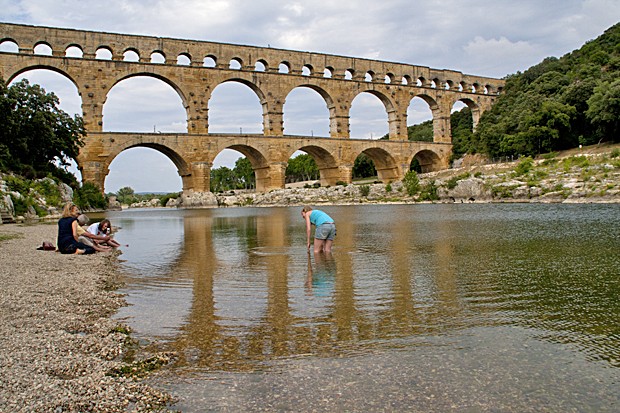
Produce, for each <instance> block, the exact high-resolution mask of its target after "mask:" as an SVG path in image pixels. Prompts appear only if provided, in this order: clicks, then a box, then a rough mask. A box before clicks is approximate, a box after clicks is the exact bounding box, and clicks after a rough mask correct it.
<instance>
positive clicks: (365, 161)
mask: <svg viewBox="0 0 620 413" xmlns="http://www.w3.org/2000/svg"><path fill="white" fill-rule="evenodd" d="M371 176H377V170H376V169H375V163H374V162H373V161H372V159H371V158H370V156H368V155H366V154H365V153H361V154H360V155H359V156H358V157H357V158H355V162H354V163H353V178H369V177H371Z"/></svg>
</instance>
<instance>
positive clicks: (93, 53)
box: [0, 23, 504, 95]
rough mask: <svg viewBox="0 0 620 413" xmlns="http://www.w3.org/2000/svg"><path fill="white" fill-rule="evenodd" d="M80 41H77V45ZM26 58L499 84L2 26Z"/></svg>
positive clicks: (491, 88) (395, 67)
mask: <svg viewBox="0 0 620 413" xmlns="http://www.w3.org/2000/svg"><path fill="white" fill-rule="evenodd" d="M78 39H79V40H78ZM6 42H11V43H13V44H14V47H13V49H15V51H16V52H18V53H22V54H35V53H36V50H37V49H41V46H45V48H43V49H44V50H45V51H44V52H39V53H42V54H50V55H52V56H56V57H72V58H84V59H103V60H112V61H134V62H141V63H153V64H166V65H180V66H190V67H209V68H218V69H233V70H240V71H251V72H268V73H280V74H293V75H301V76H308V77H322V78H330V79H342V80H353V81H364V82H369V83H386V84H396V85H410V86H417V87H428V88H436V89H445V90H454V91H459V92H465V93H475V94H490V95H496V94H498V93H500V92H501V90H502V87H503V84H504V82H503V81H502V80H500V79H494V78H488V77H481V76H472V75H466V74H463V73H461V72H458V71H453V70H440V69H432V68H429V67H426V66H416V65H409V64H403V63H394V62H386V61H380V60H371V59H362V58H355V57H346V56H336V55H330V54H324V53H312V52H300V51H292V50H284V49H275V48H270V47H256V46H245V45H233V44H227V43H215V42H206V41H195V40H183V39H171V38H164V37H153V36H136V35H126V34H114V33H105V32H91V31H82V30H72V29H60V28H49V27H46V28H41V27H37V26H28V25H16V24H10V23H0V43H6Z"/></svg>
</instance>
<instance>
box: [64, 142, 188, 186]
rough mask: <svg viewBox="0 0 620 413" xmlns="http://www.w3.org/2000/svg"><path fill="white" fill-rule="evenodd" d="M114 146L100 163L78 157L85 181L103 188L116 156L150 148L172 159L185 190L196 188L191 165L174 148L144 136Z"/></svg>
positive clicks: (79, 167)
mask: <svg viewBox="0 0 620 413" xmlns="http://www.w3.org/2000/svg"><path fill="white" fill-rule="evenodd" d="M112 148H113V150H112V151H111V152H110V153H109V154H108V156H107V157H105V159H102V160H101V161H100V162H97V164H98V165H92V162H91V163H90V164H89V165H88V166H87V165H84V164H83V162H82V161H81V160H80V157H78V159H77V160H76V161H77V164H78V169H79V170H80V172H81V173H82V176H83V177H84V180H85V181H89V182H93V183H95V184H96V185H98V186H99V188H101V190H103V188H104V184H105V180H106V178H107V176H108V174H109V173H110V169H109V168H110V165H111V164H112V161H113V160H114V159H116V157H118V156H119V155H120V154H121V153H122V152H124V151H126V150H128V149H133V148H150V149H154V150H156V151H158V152H160V153H162V154H163V155H165V156H166V157H167V158H168V159H170V160H171V161H172V163H173V164H174V166H175V167H176V168H177V171H178V174H179V176H180V177H181V180H182V182H183V191H186V190H189V189H194V185H193V182H192V180H191V177H192V175H191V174H192V168H191V165H190V164H189V163H188V162H187V161H186V160H185V159H184V158H183V157H182V156H181V155H180V154H179V153H178V152H177V151H176V150H174V149H173V148H171V147H169V146H166V145H163V144H161V143H156V142H149V141H145V140H144V138H141V137H140V138H134V139H131V140H129V141H127V142H126V143H125V144H124V145H117V146H113V147H112ZM93 168H97V169H98V170H93ZM86 169H88V170H86Z"/></svg>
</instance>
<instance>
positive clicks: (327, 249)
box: [323, 239, 334, 254]
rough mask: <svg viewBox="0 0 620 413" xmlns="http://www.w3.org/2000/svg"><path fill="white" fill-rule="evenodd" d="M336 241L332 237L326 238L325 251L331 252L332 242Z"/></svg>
mask: <svg viewBox="0 0 620 413" xmlns="http://www.w3.org/2000/svg"><path fill="white" fill-rule="evenodd" d="M333 243H334V241H333V240H331V239H326V240H325V245H324V246H323V251H325V252H326V253H328V254H331V252H332V244H333Z"/></svg>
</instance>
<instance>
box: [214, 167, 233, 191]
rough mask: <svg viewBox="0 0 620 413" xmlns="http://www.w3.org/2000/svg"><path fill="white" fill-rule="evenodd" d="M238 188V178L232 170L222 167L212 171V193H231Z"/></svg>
mask: <svg viewBox="0 0 620 413" xmlns="http://www.w3.org/2000/svg"><path fill="white" fill-rule="evenodd" d="M236 187H237V185H236V178H235V174H234V172H233V171H232V169H230V168H228V167H226V166H220V167H219V168H216V169H212V170H211V192H222V191H230V190H232V189H236Z"/></svg>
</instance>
